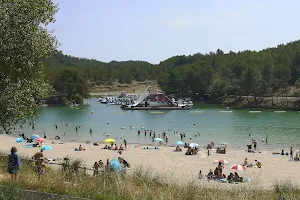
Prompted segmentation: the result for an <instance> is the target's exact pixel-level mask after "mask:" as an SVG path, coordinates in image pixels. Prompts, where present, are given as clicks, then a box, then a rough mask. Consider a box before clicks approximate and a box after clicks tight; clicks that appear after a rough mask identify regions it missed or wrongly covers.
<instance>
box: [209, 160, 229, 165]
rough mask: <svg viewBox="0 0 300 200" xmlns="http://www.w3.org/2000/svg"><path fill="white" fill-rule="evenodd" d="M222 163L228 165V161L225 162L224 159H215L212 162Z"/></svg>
mask: <svg viewBox="0 0 300 200" xmlns="http://www.w3.org/2000/svg"><path fill="white" fill-rule="evenodd" d="M220 162H221V163H223V164H226V165H228V164H229V162H227V161H226V160H222V159H219V160H215V161H214V162H213V163H214V164H215V163H220Z"/></svg>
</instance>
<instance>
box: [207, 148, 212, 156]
mask: <svg viewBox="0 0 300 200" xmlns="http://www.w3.org/2000/svg"><path fill="white" fill-rule="evenodd" d="M209 155H211V153H210V151H209V149H207V157H208V156H209Z"/></svg>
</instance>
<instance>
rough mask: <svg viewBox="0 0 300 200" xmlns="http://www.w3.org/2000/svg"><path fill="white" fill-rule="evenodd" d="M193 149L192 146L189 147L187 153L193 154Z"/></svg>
mask: <svg viewBox="0 0 300 200" xmlns="http://www.w3.org/2000/svg"><path fill="white" fill-rule="evenodd" d="M192 153H193V150H192V148H191V147H188V150H187V151H186V153H185V155H192Z"/></svg>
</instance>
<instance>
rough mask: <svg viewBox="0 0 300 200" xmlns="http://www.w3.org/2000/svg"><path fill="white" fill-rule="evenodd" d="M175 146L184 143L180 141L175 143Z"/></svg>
mask: <svg viewBox="0 0 300 200" xmlns="http://www.w3.org/2000/svg"><path fill="white" fill-rule="evenodd" d="M176 144H177V145H184V142H182V141H177V142H176Z"/></svg>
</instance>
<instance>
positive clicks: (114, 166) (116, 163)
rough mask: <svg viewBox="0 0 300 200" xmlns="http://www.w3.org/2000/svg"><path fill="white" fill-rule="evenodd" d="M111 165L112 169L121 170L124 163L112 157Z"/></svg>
mask: <svg viewBox="0 0 300 200" xmlns="http://www.w3.org/2000/svg"><path fill="white" fill-rule="evenodd" d="M109 167H110V169H113V170H115V171H117V172H119V171H121V170H122V165H121V163H120V162H119V161H117V160H115V159H112V160H111V161H110V163H109Z"/></svg>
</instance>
